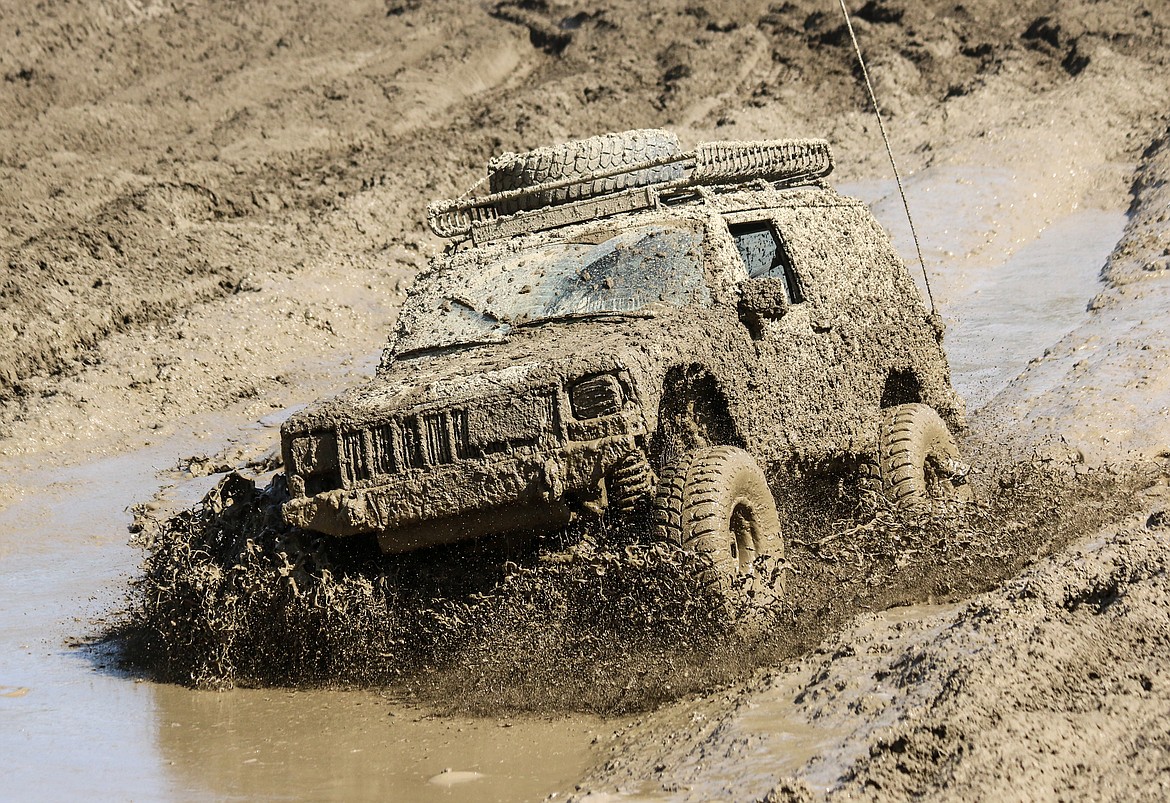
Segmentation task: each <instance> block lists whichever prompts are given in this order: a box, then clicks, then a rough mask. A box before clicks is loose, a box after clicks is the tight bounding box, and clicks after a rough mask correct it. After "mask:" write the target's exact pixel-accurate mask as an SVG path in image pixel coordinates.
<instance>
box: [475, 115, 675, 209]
mask: <svg viewBox="0 0 1170 803" xmlns="http://www.w3.org/2000/svg"><path fill="white" fill-rule="evenodd" d="M680 153H681V149H680V148H679V144H678V137H676V136H675V135H674V134H673V133H671V132H670V131H663V130H662V129H658V128H645V129H638V130H635V131H623V132H621V133H618V134H602V135H601V136H597V137H590V138H589V139H580V140H575V141H573V142H566V143H564V144H563V145H552V146H549V147H546V148H537V149H536V150H534V151H528V152H527V153H504V154H500V155H499V156H496V157H493V158H492V160H491V161H490V162H488V180H489V187H490V189H491V192H493V193H497V192H506V191H508V190H519V189H524V188H526V187H534V186H536V185H538V184H546V183H549V182H553V181H561V180H563V179H569V178H577V177H582V178H584V177H585V176H588V175H589V174H591V173H597V172H600V171H607V170H613V169H615V168H618V167H622V166H623V165H634V164H638V163H640V162H649V161H653V160H656V159H665V158H669V157H671V156H677V155H678V154H680ZM682 176H683V168H682V165H681V164H669V165H661V166H659V167H651V168H647V169H645V170H636V171H634V172H632V173H619V174H618V175H616V176H611V177H609V178H600V179H592V180H586V181H582V182H580V183H577V184H570V185H569V186H567V187H561V188H559V189H555V190H544V191H541V192H538V193H533V194H532V195H524V196H519V197H516V198H510V199H507V200H504V201H501V202H500V203H499V204H498V205H497V211H499V212H500V213H501V214H505V215H507V214H511V213H513V212H519V211H522V210H526V209H540V208H541V207H545V206H550V205H553V204H562V203H566V202H569V201H577V200H581V199H582V198H592V197H594V196H597V195H604V194H606V193H610V192H617V191H618V190H625V189H629V188H631V187H644V186H646V185H649V184H658V183H660V182H664V181H673V180H674V179H678V178H682Z"/></svg>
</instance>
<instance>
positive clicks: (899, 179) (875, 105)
mask: <svg viewBox="0 0 1170 803" xmlns="http://www.w3.org/2000/svg"><path fill="white" fill-rule="evenodd" d="M839 1H840V3H841V13H842V14H844V15H845V27H846V28H848V29H849V38H850V39H851V40H852V41H853V52H854V53H856V54H857V63H858V64H859V65H860V66H861V77H862V78H864V79H865V88H866V89H867V90H869V99H870V102H872V103H873V114H874V116H875V117H877V124H878V130H879V131H881V132H882V142H884V143H885V144H886V155H887V156H889V157H890V167H892V168H893V170H894V181H895V182H896V183H897V185H898V194H899V195H900V196H902V208H903V209H905V210H906V220H907V221H908V222H909V223H910V236H911V237H913V238H914V251H915V252H916V253H917V254H918V267H920V268H921V269H922V280H923V281H924V282H925V283H926V297H927V299H929V301H930V313H931V314H932V315H933V314H934V295H932V294H931V292H930V276H929V275H928V274H927V273H926V262H925V260H923V259H922V246H921V245H920V244H919V242H918V232H917V231H916V230H915V229H914V218H912V217H911V216H910V204H909V203H907V201H906V190H905V189H903V187H902V176H901V175H900V174H899V173H898V165H897V163H895V161H894V150H893V148H891V147H890V138H889V136H887V135H886V125H885V123H883V122H882V113H881V110H880V109H879V108H878V102H877V95H875V94H874V91H873V84H872V83H871V82H870V80H869V70H867V69H866V68H865V59H864V58H862V57H861V46H860V45H858V44H857V34H856V33H854V31H853V20H851V19H850V18H849V9H847V8H845V0H839Z"/></svg>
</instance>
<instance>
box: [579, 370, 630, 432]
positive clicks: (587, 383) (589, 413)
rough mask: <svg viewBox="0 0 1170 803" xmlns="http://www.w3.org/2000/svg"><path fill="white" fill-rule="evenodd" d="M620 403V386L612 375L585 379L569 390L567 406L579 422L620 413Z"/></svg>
mask: <svg viewBox="0 0 1170 803" xmlns="http://www.w3.org/2000/svg"><path fill="white" fill-rule="evenodd" d="M622 401H623V398H622V386H621V384H620V383H619V382H618V381H617V377H616V376H614V375H613V374H597V375H595V376H590V377H586V378H585V379H582V380H581V381H579V382H577V383H576V384H574V385H573V386H572V387H571V388H569V404H570V405H571V406H572V408H573V415H574V416H575V417H576V418H577V419H578V420H580V421H584V420H587V419H590V418H600V417H601V416H603V415H613V414H614V413H617V412H620V411H621V409H622Z"/></svg>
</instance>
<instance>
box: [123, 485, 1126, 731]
mask: <svg viewBox="0 0 1170 803" xmlns="http://www.w3.org/2000/svg"><path fill="white" fill-rule="evenodd" d="M845 485H846V483H845V482H842V487H845ZM994 486H995V491H994V492H993V493H990V494H988V495H986V496H985V498H987V499H988V501H987V502H983V503H979V504H976V505H974V506H972V507H971V508H970V509H965V510H962V511H960V510H958V509H956V508H947V507H939V508H934V509H931V510H922V511H918V512H916V513H913V514H906V513H905V512H904V511H897V510H895V509H892V508H890V507H888V506H886V505H885V504H883V503H882V502H881V501H880V500H877V499H873V498H866V499H858V498H857V497H856V495H853V496H852V498H851V497H850V495H849V494H839V493H838V491H839V490H840V489H832V492H831V493H830V492H829V491H830V489H819V490H818V489H815V488H813V489H809V492H808V494H807V495H806V496H805V497H804V498H803V499H800V500H798V501H797V502H795V503H794V505H795V507H794V508H793V509H790V510H789V511H787V512H788V515H789V520H790V521H798V520H801V521H806V522H808V524H807V525H806V526H804V527H802V528H801V529H800V530H799V531H795V532H790V533H789V545H790V546H789V564H788V565H787V567H786V568H787V570H788V583H787V593H786V600H785V601H784V602H783V603H782V604H776V602H775V600H762V599H757V600H755V601H754V603H753V604H751V605H749V606H746V607H745V608H743V609H740V610H737V611H731V612H729V611H728V610H727V609H726V608H724V607H723V606H722V604H721V603H720V601H719V599H717V598H716V597H715V595H714V594H712V593H710V592H709V591H708V590H706V589H705V588H704V587H703V585H702V583H701V582H700V581H699V580H698V579H697V574H698V572H697V571H696V568H697V567H696V564H695V561H696V558H695V557H694V556H692V555H689V554H688V553H685V552H682V551H680V550H677V549H673V548H668V547H666V546H664V545H660V544H649V543H646V542H645V539H644V536H642V535H641V534H639V533H615V532H610V533H605V534H604V536H605V538H604V539H603V540H602V541H601V543H604V544H608V545H610V546H606V547H604V548H602V547H596V548H595V547H594V546H592V545H591V543H592V542H591V541H590V539H589V538H586V539H585V540H584V541H582V542H579V543H576V544H575V545H571V543H570V542H572V541H573V540H575V539H579V538H580V537H581V534H580V533H569V534H563V535H562V536H560V537H558V538H555V539H549V540H544V541H536V542H525V543H521V544H510V543H507V542H504V541H497V542H493V543H489V544H486V545H481V546H479V547H477V548H474V549H469V548H467V547H465V546H464V547H451V548H443V549H434V550H429V551H426V552H423V553H418V554H416V555H409V556H399V557H397V558H395V559H387V558H386V556H384V555H382V554H381V553H380V552H379V551H378V550H377V549H376V546H375V545H374V544H373V543H372V541H371V542H361V541H352V540H351V541H341V540H336V539H329V538H327V537H324V536H320V535H317V534H313V533H307V532H302V531H298V530H295V529H291V528H289V527H288V526H287V525H285V524H284V523H283V521H282V519H281V518H280V515H279V503H280V502H281V501H282V500H283V499H284V498H285V496H284V494H285V491H284V488H283V478H282V477H280V476H279V475H278V477H277V478H276V479H275V480H274V481H273V482H272V483H271V484H270V485H269V486H268V487H267V488H265V489H263V490H261V489H258V488H257V487H256V485H255V484H254V483H253V481H251V480H249V479H247V478H245V477H243V476H241V475H238V474H231V475H228V476H227V477H225V478H224V479H223V480H221V481H220V483H219V484H218V485H217V486H216V487H215V488H213V489H212V490H211V492H210V493H209V494H208V495H207V496H206V497H205V498H204V499H203V501H202V502H201V503H200V504H198V505H196V506H195V507H194V508H192V509H191V510H187V511H184V512H181V513H179V514H177V515H175V516H173V517H170V518H168V519H164V520H159V521H155V520H151V519H150V518H148V517H145V516H140V518H139V520H138V523H137V525H136V526H137V527H138V528H139V529H140V532H139V534H138V537H137V540H138V542H139V545H140V546H141V547H142V548H143V549H144V550H145V559H144V563H143V567H142V573H141V575H140V576H139V577H138V578H137V579H136V580H135V581H134V584H133V590H132V601H131V607H130V610H129V613H128V615H127V617H126V618H125V619H124V621H122V622H121V623H120V624H118V625H117V626H116V627H115V628H114V629H113V630H112V631H111V632H110V633H108V634H107V639H110V640H112V641H113V642H114V643H115V644H116V645H117V646H118V648H119V650H120V652H121V655H122V656H123V659H124V660H125V661H126V662H127V663H128V664H129V665H130V666H131V667H133V668H134V669H135V670H136V671H139V672H142V673H144V674H146V675H147V676H149V677H151V678H153V679H156V680H162V681H167V682H174V683H180V684H185V685H192V686H197V687H212V688H222V687H229V686H233V685H238V686H278V687H312V686H336V685H342V686H357V687H392V688H395V689H398V690H399V691H401V692H406V693H409V694H413V695H416V697H417V698H418V699H422V700H424V701H426V702H427V703H428V704H429V705H432V706H436V707H437V708H439V709H440V710H448V711H463V712H470V713H476V714H487V713H498V712H501V711H520V710H539V711H550V710H556V711H569V710H574V711H588V712H593V713H600V714H615V713H623V712H631V711H639V710H646V709H650V708H653V707H655V706H657V705H659V704H661V703H663V702H665V701H669V700H672V699H675V698H678V697H680V696H683V695H686V694H689V693H693V692H695V691H701V690H705V689H710V688H713V687H715V686H718V685H721V684H724V683H727V682H730V681H733V680H736V679H741V678H743V677H744V676H745V675H746V674H748V673H750V671H751V670H753V669H754V668H756V667H758V666H761V665H767V664H769V663H772V662H776V661H778V660H782V659H784V658H787V657H790V656H792V655H794V654H796V653H798V652H800V651H802V650H804V649H807V648H809V647H810V646H812V645H814V644H815V643H816V642H817V641H818V640H819V639H820V638H822V637H823V636H824V634H825V633H826V632H828V631H830V630H831V629H833V628H835V627H838V626H840V625H841V624H842V623H843V622H845V621H846V620H847V619H848V618H849V617H851V616H853V615H856V614H857V613H858V612H860V611H865V610H875V609H878V610H880V609H884V608H887V607H889V606H891V605H895V604H906V603H910V602H914V601H918V600H928V599H929V600H936V599H950V598H956V597H960V596H963V595H966V594H970V593H972V592H975V591H979V590H983V589H985V588H988V587H990V586H991V585H992V584H993V583H995V582H996V581H998V580H1000V579H1002V578H1003V577H1006V576H1010V575H1011V574H1013V573H1014V572H1016V571H1018V570H1019V568H1020V567H1022V566H1023V565H1026V564H1027V563H1029V562H1031V561H1032V560H1034V559H1035V557H1036V555H1037V554H1043V553H1046V552H1048V551H1051V550H1053V549H1056V548H1058V547H1059V546H1061V545H1063V544H1064V543H1067V542H1068V541H1069V540H1071V539H1072V538H1075V537H1076V536H1077V535H1078V534H1080V533H1084V532H1087V531H1089V530H1091V529H1092V528H1094V527H1096V526H1099V524H1100V523H1101V522H1102V521H1105V520H1107V519H1110V518H1116V517H1117V516H1118V515H1121V513H1122V512H1124V511H1125V510H1126V509H1127V508H1128V506H1130V505H1132V500H1131V499H1130V497H1129V496H1128V494H1127V493H1125V486H1126V483H1124V482H1123V481H1121V480H1119V479H1118V478H1116V477H1114V476H1113V475H1110V474H1108V473H1107V472H1091V473H1082V474H1080V475H1078V474H1076V473H1073V472H1070V471H1068V470H1067V466H1056V465H1054V464H1051V463H1041V462H1031V463H1027V464H1023V465H1017V466H1014V467H1012V468H1011V469H1010V470H1004V471H1002V472H1000V473H999V474H998V475H997V476H996V477H995V478H994ZM829 499H832V500H833V501H826V500H829ZM798 517H799V518H798ZM793 529H795V528H793ZM749 634H750V635H749Z"/></svg>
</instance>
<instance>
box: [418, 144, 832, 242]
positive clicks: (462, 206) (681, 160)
mask: <svg viewBox="0 0 1170 803" xmlns="http://www.w3.org/2000/svg"><path fill="white" fill-rule="evenodd" d="M672 164H680V165H681V166H682V168H683V170H684V175H683V176H682V178H677V179H672V180H668V181H660V182H655V183H653V184H650V185H648V186H650V187H652V188H653V189H655V190H657V191H658V192H664V191H667V190H676V189H685V188H688V187H698V186H702V185H711V184H741V183H746V182H749V181H755V180H765V181H770V182H772V183H774V184H777V185H782V186H792V185H795V184H801V183H808V182H811V181H814V180H816V179H820V178H824V177H825V176H827V175H829V173H831V172H833V152H832V150H831V149H830V148H829V143H828V142H826V141H825V140H823V139H787V140H762V141H758V142H732V141H726V142H704V143H702V144H700V145H699V146H698V147H696V148H695V149H694V150H693V151H688V152H686V153H679V154H675V155H672V156H668V157H664V158H661V159H653V160H648V161H644V162H637V163H632V164H626V165H621V166H620V167H615V168H610V169H606V170H598V171H595V172H592V173H585V174H582V175H578V176H572V177H570V178H565V179H559V180H557V181H549V182H545V183H543V184H534V185H532V186H531V187H522V188H520V189H516V190H507V191H504V192H496V193H492V194H490V195H484V196H481V197H478V198H456V199H453V200H447V201H435V202H433V203H431V204H428V205H427V225H429V226H430V228H431V231H433V232H434V233H435V234H437V235H438V236H440V237H465V236H468V235H469V234H470V233H471V231H472V227H473V224H476V223H482V222H487V221H494V220H497V219H500V218H504V217H509V216H510V215H504V214H501V213H500V211H499V209H500V206H501V205H502V204H503V202H506V201H511V200H513V199H516V198H524V197H528V196H532V195H536V194H539V193H546V192H550V191H552V190H559V189H562V188H564V187H570V186H574V185H581V192H580V193H575V194H574V196H575V197H574V202H575V201H578V200H585V199H588V198H596V197H599V196H603V195H610V194H614V193H612V192H606V191H593V192H590V191H589V187H588V186H587V185H589V184H591V183H593V182H598V181H599V180H600V179H605V178H611V177H613V176H617V175H622V174H625V173H635V172H638V171H642V170H647V169H650V168H654V167H661V166H663V165H672ZM617 194H620V193H617ZM546 208H547V207H546Z"/></svg>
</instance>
